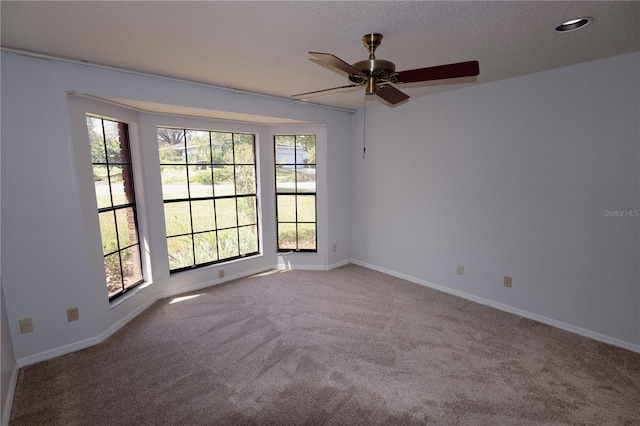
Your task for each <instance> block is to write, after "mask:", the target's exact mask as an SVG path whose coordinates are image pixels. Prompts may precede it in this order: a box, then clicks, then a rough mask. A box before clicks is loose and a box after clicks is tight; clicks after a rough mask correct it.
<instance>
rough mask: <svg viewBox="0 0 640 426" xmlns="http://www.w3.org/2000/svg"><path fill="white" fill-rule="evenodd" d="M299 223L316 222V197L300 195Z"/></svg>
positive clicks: (298, 200) (298, 203)
mask: <svg viewBox="0 0 640 426" xmlns="http://www.w3.org/2000/svg"><path fill="white" fill-rule="evenodd" d="M297 198H298V199H297V206H298V222H315V221H316V196H315V195H298V197H297Z"/></svg>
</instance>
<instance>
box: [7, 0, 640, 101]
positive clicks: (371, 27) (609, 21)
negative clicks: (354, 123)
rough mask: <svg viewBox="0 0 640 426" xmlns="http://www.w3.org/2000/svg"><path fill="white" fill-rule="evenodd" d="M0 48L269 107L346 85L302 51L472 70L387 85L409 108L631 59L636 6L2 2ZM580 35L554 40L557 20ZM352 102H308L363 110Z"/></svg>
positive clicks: (638, 45)
mask: <svg viewBox="0 0 640 426" xmlns="http://www.w3.org/2000/svg"><path fill="white" fill-rule="evenodd" d="M0 4H1V18H2V21H1V44H2V47H3V48H5V49H8V50H12V49H15V50H23V51H30V52H37V53H42V54H47V55H52V56H56V57H61V58H67V59H73V60H78V61H87V62H89V63H95V64H101V65H106V66H111V67H117V68H124V69H129V70H136V71H140V72H144V73H151V74H157V75H162V76H168V77H173V78H178V79H184V80H189V81H194V82H199V83H206V84H211V85H216V86H224V87H228V88H234V89H240V90H244V91H250V92H256V93H261V94H266V95H271V96H276V97H282V98H289V96H290V95H293V94H297V93H301V92H307V91H312V90H320V89H325V88H330V87H335V86H340V85H345V84H348V81H347V79H346V78H345V77H341V76H340V75H338V74H336V73H333V72H330V71H328V70H327V69H326V68H323V67H321V66H318V65H317V64H314V63H313V62H311V61H309V58H310V56H309V55H308V52H309V51H317V52H327V53H333V54H335V55H336V56H338V57H340V58H341V59H343V60H344V61H346V62H349V63H354V62H357V61H360V60H363V59H367V51H366V49H365V48H364V46H363V45H362V42H361V37H362V35H364V34H366V33H370V32H379V33H382V34H383V36H384V40H383V41H382V44H381V46H380V47H379V48H378V50H377V52H376V57H377V58H379V59H386V60H389V61H392V62H394V63H395V64H396V69H397V70H398V71H402V70H407V69H413V68H422V67H427V66H435V65H441V64H446V63H452V62H461V61H468V60H478V61H479V62H480V75H479V76H478V78H477V81H476V82H472V83H459V82H458V83H457V84H450V85H443V84H434V83H431V84H424V83H422V84H417V83H413V84H410V85H399V86H398V88H400V89H401V90H403V91H405V92H406V93H407V94H409V95H410V96H411V97H412V98H415V97H419V96H425V95H428V94H430V93H434V92H436V91H442V90H447V89H451V88H457V87H461V86H462V85H464V84H481V83H485V82H490V81H495V80H500V79H505V78H510V77H514V76H518V75H523V74H527V73H532V72H537V71H542V70H547V69H551V68H556V67H561V66H566V65H570V64H575V63H579V62H585V61H590V60H594V59H598V58H603V57H607V56H613V55H618V54H623V53H627V52H631V51H636V50H640V3H639V2H617V1H606V2H591V1H589V2H582V1H574V2H555V1H553V2H530V1H511V2H493V1H490V2H457V1H445V2H430V1H426V2H405V1H400V2H398V1H392V2H386V1H379V2H365V1H356V2H347V1H340V2H328V1H327V2H325V1H308V2H271V1H260V2H240V1H238V2H211V1H201V2H181V1H166V2H146V1H142V2H130V1H127V2H120V1H107V2H97V1H83V2H57V1H44V2H22V1H20V2H12V1H2V2H1V3H0ZM583 16H589V17H592V18H593V22H592V23H591V24H590V25H589V26H587V27H586V28H584V29H582V30H579V31H574V32H570V33H565V34H559V33H557V32H555V31H554V28H555V27H556V26H557V25H558V24H560V23H562V22H564V21H566V20H569V19H572V18H576V17H583ZM364 97H365V96H364V92H363V91H362V90H359V91H349V92H346V93H331V94H327V95H324V96H317V97H313V98H310V99H309V101H310V102H313V103H319V104H323V105H329V106H334V107H342V108H349V109H357V108H360V107H362V106H363V103H364Z"/></svg>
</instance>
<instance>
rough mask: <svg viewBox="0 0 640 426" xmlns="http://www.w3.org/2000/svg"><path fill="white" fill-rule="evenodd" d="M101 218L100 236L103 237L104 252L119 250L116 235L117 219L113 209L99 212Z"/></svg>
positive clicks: (104, 253)
mask: <svg viewBox="0 0 640 426" xmlns="http://www.w3.org/2000/svg"><path fill="white" fill-rule="evenodd" d="M98 219H99V220H100V236H101V237H102V254H103V255H107V254H109V253H112V252H114V251H116V250H118V240H117V237H116V220H115V217H114V214H113V211H108V212H102V213H99V214H98Z"/></svg>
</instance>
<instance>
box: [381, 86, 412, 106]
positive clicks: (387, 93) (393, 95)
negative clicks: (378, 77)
mask: <svg viewBox="0 0 640 426" xmlns="http://www.w3.org/2000/svg"><path fill="white" fill-rule="evenodd" d="M376 95H378V96H380V97H381V98H382V99H384V100H385V101H387V102H389V103H390V104H391V105H396V104H399V103H400V102H403V101H406V100H407V99H409V95H407V94H406V93H404V92H402V91H400V90H398V89H396V88H395V87H393V86H391V85H387V86H382V87H381V88H379V89H378V91H377V92H376Z"/></svg>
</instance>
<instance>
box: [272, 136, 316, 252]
mask: <svg viewBox="0 0 640 426" xmlns="http://www.w3.org/2000/svg"><path fill="white" fill-rule="evenodd" d="M309 135H313V137H314V142H315V148H314V149H315V151H316V154H315V162H314V163H305V162H304V160H303V162H302V163H298V155H297V150H298V144H297V138H298V136H309ZM282 136H284V137H293V138H294V143H293V149H294V154H293V158H294V162H293V163H285V164H286V165H289V166H293V169H294V170H295V173H294V191H293V192H278V177H277V173H278V166H279V164H278V142H277V138H278V137H282ZM317 154H318V134H317V132H313V131H311V132H304V131H297V132H293V133H292V132H288V133H285V132H278V133H276V134H274V135H273V158H274V187H275V188H274V192H275V225H276V251H277V252H278V253H318V155H317ZM309 165H311V166H313V168H314V170H315V190H314V191H313V192H301V191H299V190H298V173H297V170H298V167H299V166H309ZM279 195H282V196H291V195H293V196H294V206H295V214H294V216H295V220H294V221H284V220H282V221H281V220H280V217H281V215H280V214H279V212H278V204H279V203H278V196H279ZM298 196H304V197H309V196H313V199H314V200H313V206H314V221H313V222H310V221H300V220H298V217H299V215H298ZM280 224H294V225H295V227H296V238H295V240H296V248H295V249H292V248H285V247H280ZM299 224H313V225H314V231H315V232H314V243H315V248H313V249H309V248H300V236H299V228H298V225H299Z"/></svg>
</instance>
